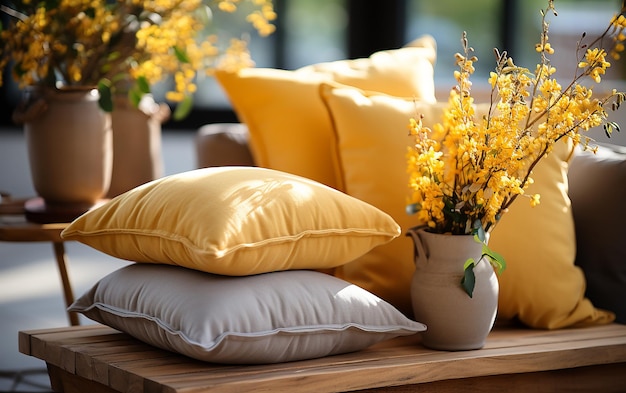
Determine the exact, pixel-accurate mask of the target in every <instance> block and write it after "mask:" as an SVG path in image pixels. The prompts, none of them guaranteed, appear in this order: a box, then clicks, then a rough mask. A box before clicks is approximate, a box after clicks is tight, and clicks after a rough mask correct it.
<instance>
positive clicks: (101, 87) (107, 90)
mask: <svg viewBox="0 0 626 393" xmlns="http://www.w3.org/2000/svg"><path fill="white" fill-rule="evenodd" d="M98 92H99V93H100V98H99V99H98V104H99V105H100V108H101V109H102V110H103V111H105V112H111V111H112V110H113V94H112V93H111V81H110V80H108V79H102V80H100V82H98Z"/></svg>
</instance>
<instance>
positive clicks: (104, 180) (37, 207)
mask: <svg viewBox="0 0 626 393" xmlns="http://www.w3.org/2000/svg"><path fill="white" fill-rule="evenodd" d="M98 98H99V95H98V90H97V89H95V88H91V87H68V88H61V89H40V90H36V91H34V92H33V93H32V97H31V98H30V99H29V100H28V101H27V102H26V103H25V104H24V105H23V106H22V107H20V108H18V109H17V110H16V112H15V114H14V119H15V120H16V122H21V123H23V127H24V132H25V136H26V144H27V149H28V158H29V163H30V171H31V177H32V182H33V187H34V189H35V191H36V192H37V195H38V196H39V197H40V198H37V199H35V200H32V201H30V202H29V203H27V204H26V215H27V218H29V219H30V220H32V221H37V222H64V221H70V220H72V219H74V218H76V217H78V216H79V215H80V214H82V213H84V212H86V211H87V210H88V209H90V208H91V207H93V206H94V205H95V204H97V203H98V202H99V201H100V200H101V198H102V197H104V195H105V194H106V192H107V190H108V187H109V181H110V178H111V164H112V134H111V120H110V116H109V115H108V114H107V113H105V112H103V111H102V110H101V109H100V107H99V105H98Z"/></svg>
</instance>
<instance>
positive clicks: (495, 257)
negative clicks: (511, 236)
mask: <svg viewBox="0 0 626 393" xmlns="http://www.w3.org/2000/svg"><path fill="white" fill-rule="evenodd" d="M483 255H484V256H486V257H487V258H489V262H490V263H491V266H493V268H494V269H496V273H498V274H500V273H502V271H503V270H504V269H506V262H505V261H504V257H503V256H502V255H501V254H498V253H497V252H495V251H493V250H492V249H490V248H489V247H488V246H487V245H486V244H483Z"/></svg>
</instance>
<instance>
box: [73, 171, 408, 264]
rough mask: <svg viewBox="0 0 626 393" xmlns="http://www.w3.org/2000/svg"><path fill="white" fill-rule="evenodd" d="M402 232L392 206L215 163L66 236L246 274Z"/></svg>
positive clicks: (145, 190) (94, 215) (122, 201)
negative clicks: (388, 209) (381, 206)
mask: <svg viewBox="0 0 626 393" xmlns="http://www.w3.org/2000/svg"><path fill="white" fill-rule="evenodd" d="M399 234H400V229H399V227H398V224H396V223H395V222H394V220H393V219H392V218H391V217H390V216H389V215H388V214H385V213H383V212H382V211H380V210H379V209H377V208H375V207H373V206H371V205H369V204H367V203H365V202H363V201H360V200H358V199H356V198H353V197H351V196H348V195H346V194H344V193H342V192H340V191H337V190H335V189H333V188H330V187H327V186H325V185H322V184H320V183H317V182H315V181H313V180H310V179H305V178H302V177H299V176H295V175H292V174H288V173H284V172H280V171H276V170H271V169H266V168H256V167H215V168H204V169H198V170H194V171H189V172H184V173H180V174H176V175H171V176H169V177H165V178H162V179H159V180H155V181H153V182H150V183H147V184H145V185H142V186H139V187H137V188H135V189H133V190H130V191H128V192H126V193H124V194H122V195H119V196H118V197H116V198H114V199H112V200H111V201H109V202H107V203H106V204H104V205H103V206H101V207H98V208H96V209H94V210H92V211H89V212H87V213H85V214H84V215H82V216H81V217H79V218H77V219H76V220H75V221H74V222H72V223H71V224H70V225H69V226H68V227H67V228H66V229H65V230H64V231H63V233H62V236H63V238H64V239H67V240H77V241H80V242H82V243H84V244H87V245H89V246H91V247H93V248H95V249H97V250H100V251H102V252H104V253H107V254H109V255H112V256H114V257H117V258H122V259H127V260H129V261H134V262H146V263H158V264H171V265H178V266H184V267H187V268H191V269H196V270H201V271H205V272H208V273H215V274H222V275H231V276H244V275H250V274H257V273H265V272H272V271H280V270H292V269H324V268H332V267H335V266H338V265H341V264H343V263H347V262H349V261H351V260H353V259H354V258H357V257H359V256H360V255H362V254H363V253H365V252H367V251H369V250H370V249H371V248H372V247H375V246H377V245H379V244H383V243H386V242H388V241H390V240H391V239H393V238H395V237H397V236H398V235H399Z"/></svg>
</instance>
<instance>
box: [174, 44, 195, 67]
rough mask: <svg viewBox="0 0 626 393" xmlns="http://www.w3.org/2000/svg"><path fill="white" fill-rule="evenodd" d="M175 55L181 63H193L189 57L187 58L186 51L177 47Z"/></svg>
mask: <svg viewBox="0 0 626 393" xmlns="http://www.w3.org/2000/svg"><path fill="white" fill-rule="evenodd" d="M174 54H175V55H176V58H177V59H178V61H180V62H181V63H191V60H190V59H189V56H187V53H186V52H185V50H184V49H181V48H179V47H177V46H175V47H174Z"/></svg>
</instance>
